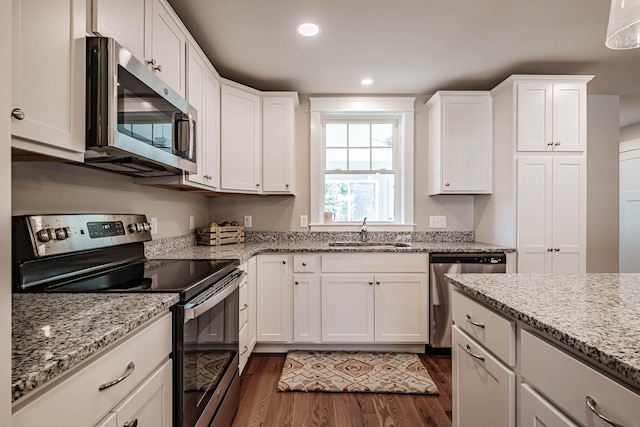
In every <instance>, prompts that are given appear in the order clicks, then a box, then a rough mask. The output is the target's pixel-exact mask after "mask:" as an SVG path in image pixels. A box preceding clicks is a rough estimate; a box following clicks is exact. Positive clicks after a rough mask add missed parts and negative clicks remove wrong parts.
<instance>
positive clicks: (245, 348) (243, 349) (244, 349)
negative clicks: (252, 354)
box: [240, 345, 249, 356]
mask: <svg viewBox="0 0 640 427" xmlns="http://www.w3.org/2000/svg"><path fill="white" fill-rule="evenodd" d="M247 350H249V347H247V346H246V345H245V346H244V347H243V348H242V353H240V356H244V354H245V353H246V352H247Z"/></svg>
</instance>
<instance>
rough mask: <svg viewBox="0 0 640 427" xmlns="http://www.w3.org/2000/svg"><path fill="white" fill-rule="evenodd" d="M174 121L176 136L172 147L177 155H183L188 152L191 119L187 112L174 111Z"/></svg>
mask: <svg viewBox="0 0 640 427" xmlns="http://www.w3.org/2000/svg"><path fill="white" fill-rule="evenodd" d="M175 122H176V138H175V144H174V145H175V147H174V148H175V151H176V153H177V154H178V155H180V156H184V155H186V154H188V152H189V145H190V134H191V122H192V119H191V117H190V115H189V114H184V113H176V116H175Z"/></svg>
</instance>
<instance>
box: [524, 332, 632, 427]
mask: <svg viewBox="0 0 640 427" xmlns="http://www.w3.org/2000/svg"><path fill="white" fill-rule="evenodd" d="M521 346H522V376H523V381H525V382H527V383H529V384H530V385H531V386H532V387H533V388H534V389H536V390H538V391H539V392H540V393H541V394H542V395H544V396H546V397H547V398H548V399H549V400H550V401H551V402H552V403H553V404H554V405H555V406H556V407H557V408H558V409H560V410H562V411H563V412H565V413H566V414H567V415H569V416H571V417H572V418H574V419H575V420H576V421H578V423H580V424H583V425H587V426H590V427H591V426H594V427H595V426H607V425H608V424H606V423H604V422H603V421H601V420H600V419H599V418H598V417H597V416H596V415H595V414H594V413H593V412H592V411H591V410H590V409H589V408H588V407H587V403H586V401H587V396H590V397H591V398H593V400H594V401H595V402H596V409H597V410H599V411H600V412H601V413H602V414H604V415H605V416H606V417H608V418H609V419H611V420H613V421H615V422H616V423H619V424H621V425H624V426H625V427H633V426H635V427H638V426H640V395H638V394H636V393H633V392H632V391H630V390H629V389H627V388H626V387H624V386H622V385H620V384H618V383H617V382H616V381H613V380H612V379H610V378H609V377H606V376H604V375H603V374H601V373H599V372H597V371H596V370H595V369H593V368H591V367H589V366H587V365H586V364H584V363H582V362H581V361H579V360H578V359H576V358H574V357H573V356H570V355H568V354H567V353H565V352H564V351H562V350H560V349H558V348H556V347H554V346H553V345H551V344H549V343H547V342H546V341H543V340H542V339H540V338H538V337H536V336H535V335H533V334H531V333H529V332H527V331H523V332H522V337H521Z"/></svg>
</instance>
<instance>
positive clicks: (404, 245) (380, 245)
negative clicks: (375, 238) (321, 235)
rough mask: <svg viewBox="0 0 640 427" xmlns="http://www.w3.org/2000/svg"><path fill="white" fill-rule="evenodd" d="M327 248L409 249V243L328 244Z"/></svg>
mask: <svg viewBox="0 0 640 427" xmlns="http://www.w3.org/2000/svg"><path fill="white" fill-rule="evenodd" d="M329 246H339V247H347V248H362V247H365V248H410V247H411V243H407V242H330V243H329Z"/></svg>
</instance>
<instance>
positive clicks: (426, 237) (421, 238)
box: [144, 231, 476, 258]
mask: <svg viewBox="0 0 640 427" xmlns="http://www.w3.org/2000/svg"><path fill="white" fill-rule="evenodd" d="M367 234H368V237H367V238H368V240H370V241H374V242H444V243H463V242H473V241H475V238H476V234H475V232H474V231H413V232H392V231H370V232H368V233H367ZM359 239H360V234H359V233H357V232H331V231H314V232H309V231H299V232H298V231H247V232H245V243H269V242H288V243H294V242H356V241H358V240H359ZM195 245H196V238H195V234H191V235H187V236H180V237H166V238H163V239H157V240H153V241H151V242H146V243H145V244H144V255H145V257H147V258H153V257H155V256H158V255H161V254H165V253H168V252H174V251H179V250H182V249H187V248H189V247H192V246H195Z"/></svg>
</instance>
